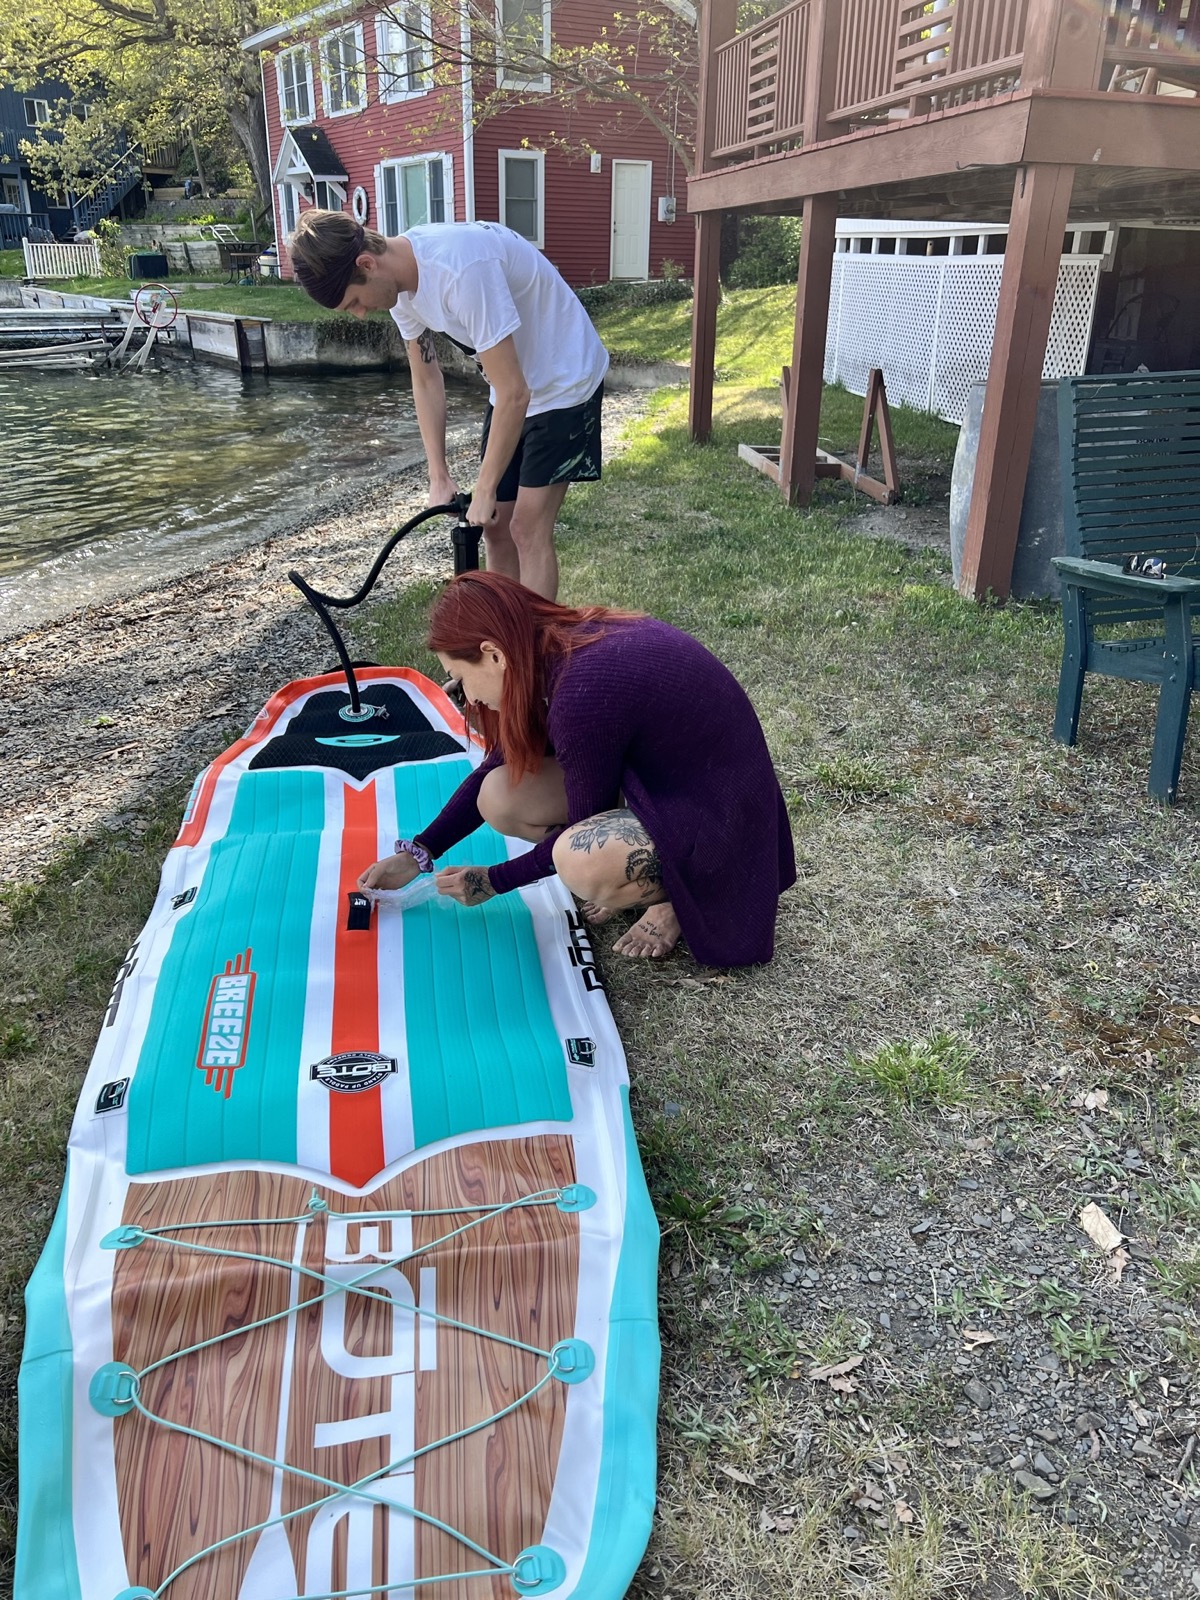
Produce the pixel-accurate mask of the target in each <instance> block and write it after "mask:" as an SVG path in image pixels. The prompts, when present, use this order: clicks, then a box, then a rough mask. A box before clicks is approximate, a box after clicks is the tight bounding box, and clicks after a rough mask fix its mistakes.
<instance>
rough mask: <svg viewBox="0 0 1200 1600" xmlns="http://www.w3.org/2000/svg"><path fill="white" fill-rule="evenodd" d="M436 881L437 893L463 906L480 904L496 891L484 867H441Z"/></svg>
mask: <svg viewBox="0 0 1200 1600" xmlns="http://www.w3.org/2000/svg"><path fill="white" fill-rule="evenodd" d="M436 882H437V891H438V893H439V894H444V895H447V896H448V897H449V898H450V899H451V900H457V901H458V902H459V904H460V905H464V906H481V905H482V904H483V902H484V901H485V900H490V899H491V898H492V896H493V895H494V894H495V892H496V891H495V889H493V888H492V880H491V879H490V878H489V877H488V875H487V868H486V867H443V868H442V870H441V871H440V872H439V873H438V875H437V879H436Z"/></svg>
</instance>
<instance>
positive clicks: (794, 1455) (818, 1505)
mask: <svg viewBox="0 0 1200 1600" xmlns="http://www.w3.org/2000/svg"><path fill="white" fill-rule="evenodd" d="M267 293H268V294H272V295H273V294H274V293H275V291H273V290H272V291H268V292H267ZM759 293H761V295H762V297H763V298H762V299H761V300H756V301H755V302H753V307H752V308H751V309H745V307H746V306H747V305H748V304H749V303H750V302H751V297H750V296H747V297H745V299H744V300H743V298H741V297H738V298H737V299H734V298H733V297H731V301H732V307H733V309H732V310H729V308H727V310H726V314H725V316H724V317H723V321H722V329H721V343H720V347H719V354H718V361H719V363H720V365H721V369H722V371H723V372H724V373H725V374H727V375H728V377H727V381H726V382H725V383H724V384H723V385H722V386H721V387H720V388H719V389H718V392H717V396H716V403H715V408H714V409H715V427H714V434H713V438H712V440H711V442H710V443H709V444H707V445H705V446H703V447H695V446H693V445H691V444H690V443H689V442H688V440H687V437H686V426H685V422H686V400H685V397H683V396H682V395H680V394H678V393H674V394H666V395H663V396H660V397H657V398H656V399H655V400H654V401H653V402H652V405H651V409H650V412H649V414H648V415H647V417H646V418H645V419H644V420H643V421H642V422H640V423H638V424H637V425H636V426H635V427H634V429H633V432H632V442H631V444H630V447H629V449H628V450H627V452H626V453H625V454H624V455H623V456H622V457H621V458H620V459H619V460H617V461H615V462H613V463H612V464H611V465H610V466H609V467H606V469H605V475H604V478H603V480H602V482H600V483H599V484H595V485H588V486H581V487H578V488H576V489H573V490H572V492H571V494H570V496H569V497H568V500H567V502H566V506H565V508H564V516H563V519H562V524H561V528H562V533H561V540H560V550H561V556H562V563H563V589H564V598H565V599H567V600H570V601H576V602H582V601H605V602H608V603H611V604H615V605H621V606H627V607H628V606H634V607H639V608H642V609H644V610H647V611H650V612H653V613H654V614H656V615H658V616H662V617H665V618H667V619H668V620H670V621H672V622H674V623H676V624H678V625H679V626H681V627H683V628H686V629H688V630H689V631H690V632H692V633H694V634H696V635H697V636H698V637H700V638H701V639H702V640H703V641H704V642H705V643H706V644H707V645H708V646H709V647H710V648H711V649H712V650H714V651H715V652H716V653H717V654H718V655H719V656H720V657H721V658H722V659H723V660H724V661H726V662H727V663H728V665H729V666H730V667H731V668H732V670H733V671H734V672H735V673H736V674H737V676H738V677H739V678H740V680H741V681H742V682H743V683H744V684H745V686H746V688H747V690H748V691H749V693H750V694H751V696H752V698H753V700H754V702H755V705H756V706H757V708H758V711H759V714H760V716H761V718H762V721H763V724H764V727H765V730H766V733H767V737H768V740H769V742H770V745H771V749H772V752H773V755H774V758H775V762H776V766H777V769H778V772H779V775H780V780H781V782H782V785H783V788H784V791H785V794H786V796H787V800H788V804H789V807H790V810H791V813H792V817H793V821H794V828H795V838H796V850H797V864H798V871H799V881H798V883H797V885H796V887H795V888H794V889H793V890H791V891H790V892H789V893H788V894H787V895H786V896H785V898H784V901H783V903H782V906H781V913H780V921H779V937H778V950H777V955H776V959H775V961H774V962H773V963H772V964H771V965H770V966H769V967H765V968H760V969H751V970H745V971H736V972H730V973H722V972H714V971H710V970H707V969H704V968H700V967H698V966H697V965H696V964H695V963H694V962H693V961H692V960H691V959H690V957H688V956H687V955H686V954H680V955H678V956H676V957H675V958H673V959H671V960H670V961H668V962H666V963H664V964H662V965H661V966H656V965H652V964H650V963H634V962H627V961H622V960H621V959H619V958H617V957H615V956H613V955H611V953H609V952H608V946H609V945H610V944H611V941H612V937H614V935H613V934H612V932H611V930H605V936H604V937H602V938H600V939H599V940H598V944H599V949H600V951H601V961H602V964H603V968H604V972H605V975H606V978H607V982H608V990H609V996H610V1000H611V1003H612V1006H613V1010H614V1013H615V1016H616V1019H617V1023H618V1026H619V1028H620V1030H621V1034H622V1037H623V1039H624V1041H625V1047H626V1052H627V1055H628V1058H629V1064H630V1069H631V1075H632V1082H633V1106H634V1120H635V1125H636V1128H637V1134H638V1139H639V1143H640V1146H641V1151H642V1157H643V1160H644V1163H645V1166H646V1171H647V1175H648V1179H649V1182H650V1187H651V1192H652V1195H653V1198H654V1201H655V1205H656V1209H657V1212H658V1215H659V1218H660V1221H661V1225H662V1232H663V1244H662V1257H661V1274H660V1284H661V1289H660V1311H661V1323H662V1333H663V1341H664V1364H663V1376H662V1399H661V1407H660V1481H659V1509H658V1514H657V1518H656V1524H655V1532H654V1535H653V1540H652V1544H651V1548H650V1552H649V1554H648V1556H647V1559H646V1561H645V1563H644V1564H643V1567H642V1569H641V1571H640V1573H639V1575H638V1578H637V1579H636V1580H635V1583H634V1586H633V1589H632V1590H631V1591H630V1592H631V1595H632V1596H633V1597H634V1600H667V1596H674V1597H676V1600H791V1597H793V1596H798V1595H808V1594H810V1593H819V1594H821V1595H823V1596H827V1597H829V1600H850V1597H852V1596H863V1595H870V1596H879V1597H881V1600H882V1597H886V1600H1010V1597H1012V1600H1017V1597H1044V1600H1085V1597H1086V1600H1092V1597H1100V1600H1106V1597H1113V1600H1115V1597H1117V1596H1122V1595H1135V1596H1147V1597H1149V1596H1154V1597H1155V1600H1160V1597H1164V1596H1165V1597H1170V1600H1183V1597H1184V1596H1185V1595H1191V1596H1193V1597H1194V1595H1195V1588H1194V1586H1193V1580H1192V1571H1193V1569H1194V1568H1196V1567H1200V1554H1198V1553H1197V1552H1200V1479H1198V1477H1197V1470H1196V1466H1195V1464H1194V1462H1195V1454H1196V1446H1195V1443H1192V1444H1191V1445H1190V1446H1189V1443H1188V1441H1189V1440H1194V1439H1195V1436H1196V1433H1197V1431H1200V1418H1198V1416H1197V1409H1196V1404H1195V1395H1196V1392H1197V1385H1198V1384H1200V1337H1198V1335H1197V1331H1196V1329H1197V1315H1196V1314H1197V1310H1198V1305H1197V1296H1198V1294H1200V1167H1198V1165H1197V1151H1198V1150H1200V1077H1198V1075H1197V1067H1196V1057H1197V1050H1196V1044H1197V1039H1198V1038H1200V1032H1198V1030H1200V1017H1198V1016H1197V1013H1196V1009H1195V1007H1196V999H1195V997H1196V993H1197V979H1198V976H1200V974H1198V973H1197V966H1198V960H1197V946H1196V934H1195V929H1196V925H1197V907H1198V902H1200V895H1198V893H1197V891H1198V888H1200V883H1198V879H1200V868H1198V866H1197V853H1196V849H1195V834H1196V825H1197V818H1198V814H1200V805H1198V802H1197V799H1196V796H1197V794H1198V793H1200V745H1198V742H1197V741H1196V740H1195V739H1194V738H1193V740H1192V741H1190V743H1189V748H1188V751H1187V753H1186V755H1185V760H1184V769H1183V773H1184V777H1183V788H1184V798H1183V800H1182V801H1181V802H1180V804H1179V805H1177V806H1176V807H1175V808H1174V809H1173V810H1171V811H1166V810H1161V809H1159V808H1157V807H1155V806H1152V805H1151V804H1150V803H1149V802H1148V800H1147V799H1146V797H1145V794H1144V787H1145V778H1146V772H1147V769H1148V764H1149V747H1150V740H1151V736H1152V730H1153V716H1152V711H1151V707H1150V704H1149V699H1148V697H1147V696H1146V695H1145V693H1144V692H1142V691H1141V690H1139V689H1137V688H1135V687H1133V686H1129V685H1119V684H1112V683H1106V684H1098V685H1089V688H1088V694H1087V698H1086V700H1085V708H1084V728H1085V734H1084V741H1083V744H1082V745H1081V746H1080V747H1079V749H1077V750H1074V751H1067V750H1064V749H1062V748H1061V747H1059V746H1056V745H1054V744H1052V743H1051V742H1050V739H1049V734H1048V730H1049V726H1050V722H1051V718H1052V714H1053V703H1054V693H1055V686H1056V679H1057V669H1058V659H1059V652H1060V647H1061V621H1060V617H1059V614H1058V610H1057V608H1056V607H1055V606H1052V605H1048V604H1047V605H1018V604H1013V605H1010V606H1006V607H1004V608H980V607H976V606H974V605H971V604H969V603H967V602H965V601H963V600H961V599H960V598H959V597H958V596H957V595H955V594H954V592H953V591H952V589H951V588H950V586H949V584H948V581H947V572H946V563H945V561H944V560H943V558H942V557H941V556H939V555H937V554H935V553H932V552H929V551H926V550H922V549H910V548H908V547H907V546H906V545H905V544H904V543H903V542H901V541H900V540H899V539H891V538H884V537H878V538H868V537H864V536H863V535H862V534H861V532H859V531H858V530H857V528H856V524H855V518H854V511H855V506H854V502H853V500H852V497H851V494H850V491H849V490H848V489H847V488H845V487H844V486H836V487H831V486H823V487H822V488H821V489H820V491H819V493H818V496H817V498H816V501H815V503H814V505H813V506H812V507H810V508H809V509H808V510H807V511H805V512H794V511H789V510H788V509H787V508H786V507H785V506H784V505H783V504H782V502H781V500H780V498H779V495H778V493H777V491H775V490H774V488H773V487H772V486H771V485H770V484H769V483H768V481H767V480H766V479H764V478H763V477H761V476H760V475H758V474H756V473H754V472H752V471H751V470H750V469H749V468H746V467H743V466H742V465H741V464H740V463H739V462H738V461H737V459H736V446H737V443H738V442H739V441H740V440H756V441H759V442H771V441H772V438H774V439H777V438H778V429H779V406H778V394H777V389H776V388H775V384H776V380H777V373H778V366H779V364H780V361H781V359H785V357H781V354H780V350H779V348H778V342H779V341H780V340H782V339H784V334H783V333H781V332H780V329H779V328H778V327H776V326H775V321H774V319H775V314H776V311H777V310H778V308H775V307H774V301H773V300H772V299H771V298H770V297H772V296H775V295H776V294H778V295H781V296H782V295H783V294H784V292H783V291H762V292H755V294H756V295H757V294H759ZM265 298H266V295H264V299H265ZM782 305H783V301H782V300H781V301H780V306H782ZM768 306H771V307H772V308H773V309H772V321H771V325H770V327H769V328H768V327H766V326H765V325H766V322H767V317H766V308H767V307H768ZM684 312H686V308H678V307H674V306H671V307H658V308H654V318H655V320H654V322H653V323H650V322H648V321H644V320H641V319H644V318H647V317H649V315H650V314H649V313H642V312H639V313H637V317H638V319H639V325H640V332H637V333H635V332H633V331H631V332H629V333H628V334H627V335H625V336H624V337H628V338H629V339H630V340H631V341H632V340H633V339H634V338H635V337H636V338H639V339H641V340H643V341H644V344H645V345H646V346H653V348H644V349H643V351H642V353H645V354H647V355H660V354H670V353H672V346H671V340H672V339H674V338H676V336H677V333H678V328H677V327H676V318H677V317H680V316H682V315H683V313H684ZM783 320H784V321H785V322H786V321H787V318H786V316H785V317H784V319H783ZM756 324H757V326H758V328H759V330H760V331H759V333H758V334H757V335H756V331H755V329H756ZM603 329H604V331H605V333H606V336H607V337H609V339H610V341H612V342H616V335H615V333H614V331H613V323H612V322H611V321H610V319H609V318H608V317H606V318H605V319H604V322H603ZM860 412H861V401H859V400H857V399H856V398H855V397H852V396H846V395H844V394H841V393H840V392H838V391H831V392H830V394H829V395H827V397H826V408H825V412H824V415H823V424H822V431H823V434H825V435H827V437H828V438H829V439H830V441H831V445H832V447H833V448H836V449H845V448H847V447H848V446H849V445H850V444H851V443H852V442H853V440H854V438H855V436H856V434H857V428H858V418H859V415H860ZM896 432H897V438H898V443H899V449H900V454H901V468H902V479H903V480H904V481H905V482H906V483H909V484H915V485H917V487H918V490H919V492H924V493H927V494H928V495H930V496H931V497H932V496H935V495H940V494H943V493H944V489H945V475H946V471H947V465H948V460H949V454H950V451H951V449H952V442H953V430H950V429H947V428H945V427H944V426H943V425H942V424H938V423H935V422H932V421H931V420H930V419H928V418H925V417H922V416H918V415H916V414H914V413H909V412H905V411H903V410H898V411H897V413H896ZM903 526H904V525H903V524H902V523H898V524H897V527H898V528H899V529H900V530H902V529H903ZM431 593H432V590H430V589H428V588H417V589H413V590H409V591H408V592H407V593H406V594H405V595H403V596H402V597H401V599H400V600H399V601H396V602H394V603H392V604H390V605H387V606H380V607H378V608H376V609H375V610H374V611H373V612H372V613H371V614H370V616H369V617H367V618H366V619H364V620H363V621H362V622H361V623H360V624H359V630H358V631H359V635H360V637H359V639H358V641H357V644H358V650H357V651H356V652H355V653H360V654H368V653H370V654H374V655H375V656H376V658H377V659H381V660H385V661H403V662H410V663H412V664H414V665H417V666H421V667H424V668H425V669H426V670H436V668H435V667H434V664H433V663H432V662H431V660H430V658H429V656H428V654H427V653H426V652H425V650H424V648H423V645H422V642H421V638H422V623H423V617H424V613H425V611H426V609H427V606H428V603H429V599H430V597H431ZM714 737H719V730H716V729H714ZM190 777H191V774H190V773H182V772H181V773H180V774H179V789H178V791H177V792H171V793H169V794H159V795H154V796H148V797H147V812H146V819H145V822H144V827H145V830H146V831H144V832H140V833H133V832H131V833H127V834H113V835H109V836H105V837H104V838H102V839H100V840H96V841H90V842H88V843H86V844H84V845H82V846H80V847H79V848H78V849H76V850H75V851H74V852H73V853H72V854H71V856H70V857H69V858H67V859H65V860H64V862H63V864H62V866H61V868H59V869H58V870H56V871H55V872H54V873H52V874H51V875H50V877H49V878H48V880H47V881H46V882H45V883H44V884H42V885H40V886H35V887H33V888H28V889H21V890H19V891H17V890H5V891H3V894H2V899H0V905H2V906H3V909H4V914H5V916H6V917H7V927H6V929H5V938H4V941H3V945H2V946H0V996H2V997H3V998H2V999H0V1068H2V1069H3V1075H2V1077H0V1122H2V1124H3V1126H4V1127H5V1129H6V1133H7V1143H6V1153H5V1155H4V1166H3V1173H4V1181H5V1184H6V1187H7V1192H8V1195H9V1205H8V1207H7V1208H6V1214H5V1219H4V1221H3V1222H2V1223H0V1228H3V1230H4V1237H3V1249H2V1252H0V1253H2V1256H3V1260H4V1262H5V1269H4V1271H5V1280H4V1284H5V1303H4V1304H3V1306H0V1313H2V1314H3V1315H4V1316H5V1318H6V1321H5V1324H4V1328H3V1332H2V1333H0V1338H2V1339H3V1341H4V1354H5V1364H6V1370H7V1372H8V1373H9V1374H10V1375H11V1373H12V1372H14V1371H15V1366H16V1362H17V1359H18V1356H19V1324H20V1310H19V1293H20V1288H21V1285H22V1284H23V1282H24V1280H25V1278H26V1276H27V1275H28V1272H29V1270H30V1267H31V1265H32V1261H33V1259H34V1255H35V1252H36V1249H37V1248H38V1247H39V1245H40V1242H41V1239H42V1237H43V1236H44V1234H45V1231H46V1228H47V1226H48V1224H49V1219H50V1216H51V1213H52V1208H53V1204H54V1200H55V1198H56V1196H57V1192H58V1188H59V1186H60V1184H61V1176H62V1152H63V1144H64V1141H65V1136H66V1130H67V1123H68V1118H69V1114H70V1108H71V1106H72V1105H73V1102H74V1099H75V1097H76V1094H77V1092H78V1083H79V1080H80V1075H81V1073H82V1071H83V1069H84V1066H85V1063H86V1060H87V1058H88V1055H89V1053H90V1049H91V1045H92V1042H93V1041H94V1038H95V1035H96V1032H97V1030H98V1027H99V1024H100V1020H101V1016H102V1013H103V1009H104V1005H105V1003H106V1000H107V997H108V990H109V986H110V984H111V980H112V974H113V971H114V970H115V968H116V966H117V965H118V963H119V961H120V958H121V954H122V952H123V951H124V949H125V948H126V947H127V945H128V943H129V942H130V940H131V938H132V937H133V935H134V934H135V933H136V930H137V928H138V927H139V925H140V923H141V921H142V920H143V918H144V916H145V914H146V911H147V909H148V906H149V904H150V900H151V897H152V893H153V886H154V883H155V881H156V878H157V871H158V865H159V862H160V859H161V856H162V853H163V851H164V849H165V847H166V844H167V842H168V840H169V838H170V837H171V834H172V832H173V825H174V822H175V819H176V818H177V816H178V808H179V806H180V804H181V803H182V797H183V791H184V787H185V786H186V782H187V780H188V779H189V778H190ZM1090 1201H1095V1202H1097V1203H1098V1204H1099V1205H1100V1206H1102V1207H1103V1209H1104V1210H1105V1211H1106V1212H1107V1213H1108V1214H1109V1215H1110V1216H1111V1217H1112V1218H1113V1220H1114V1221H1115V1222H1116V1224H1117V1226H1118V1227H1119V1228H1120V1229H1121V1230H1122V1232H1123V1233H1125V1234H1126V1235H1127V1236H1128V1238H1129V1240H1130V1243H1129V1246H1128V1249H1127V1252H1126V1257H1125V1258H1124V1259H1121V1260H1116V1261H1115V1260H1114V1259H1112V1258H1111V1257H1110V1258H1106V1257H1105V1256H1104V1255H1102V1254H1101V1253H1100V1252H1098V1251H1097V1250H1096V1249H1095V1248H1093V1246H1092V1245H1091V1244H1090V1242H1089V1240H1088V1237H1087V1235H1086V1234H1085V1233H1084V1232H1083V1231H1082V1229H1081V1228H1080V1226H1079V1224H1078V1221H1077V1218H1078V1214H1079V1212H1080V1209H1081V1207H1082V1206H1083V1205H1085V1204H1086V1203H1088V1202H1090ZM3 1421H4V1425H5V1430H4V1431H5V1441H4V1453H5V1460H6V1466H7V1468H8V1470H9V1471H11V1466H12V1452H13V1438H14V1416H13V1406H12V1400H11V1394H10V1395H9V1397H8V1399H7V1401H6V1404H5V1412H4V1418H3ZM9 1494H10V1495H11V1487H10V1489H9ZM9 1526H10V1531H11V1521H10V1524H9Z"/></svg>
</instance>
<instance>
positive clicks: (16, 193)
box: [0, 172, 32, 211]
mask: <svg viewBox="0 0 1200 1600" xmlns="http://www.w3.org/2000/svg"><path fill="white" fill-rule="evenodd" d="M0 196H2V197H3V200H4V204H5V205H6V206H15V207H16V209H17V210H18V211H30V210H32V207H31V206H27V205H26V204H25V195H24V191H23V186H22V183H21V180H20V178H14V177H12V176H11V175H10V174H9V173H7V172H5V173H0Z"/></svg>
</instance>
